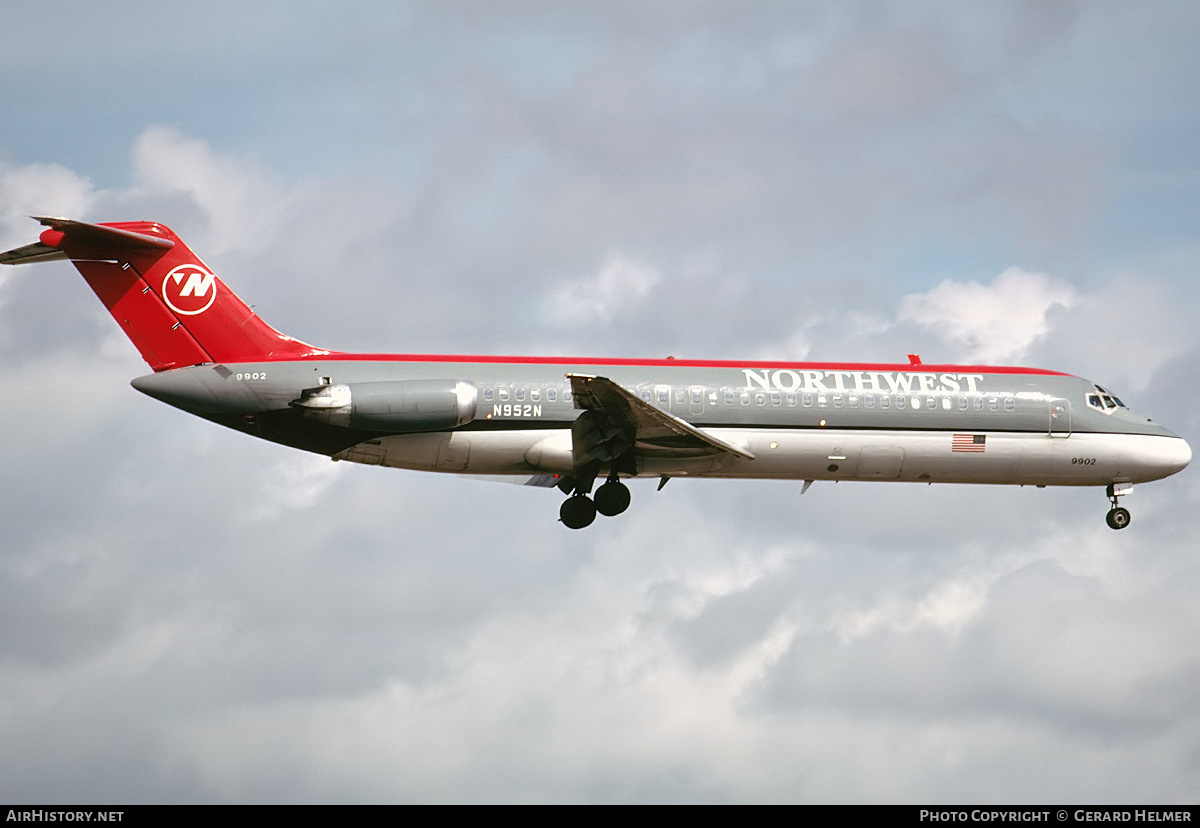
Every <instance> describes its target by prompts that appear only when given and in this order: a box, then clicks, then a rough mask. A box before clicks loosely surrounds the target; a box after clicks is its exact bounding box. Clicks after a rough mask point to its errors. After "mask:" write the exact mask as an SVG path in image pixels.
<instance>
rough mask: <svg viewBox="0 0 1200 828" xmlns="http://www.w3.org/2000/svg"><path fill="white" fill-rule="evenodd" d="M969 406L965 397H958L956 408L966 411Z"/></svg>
mask: <svg viewBox="0 0 1200 828" xmlns="http://www.w3.org/2000/svg"><path fill="white" fill-rule="evenodd" d="M970 406H971V404H970V403H969V402H967V398H966V397H959V398H958V410H959V411H966V410H967V409H968V408H970Z"/></svg>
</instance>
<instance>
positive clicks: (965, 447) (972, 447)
mask: <svg viewBox="0 0 1200 828" xmlns="http://www.w3.org/2000/svg"><path fill="white" fill-rule="evenodd" d="M986 448H987V435H986V434H955V435H954V436H953V437H952V438H951V440H950V450H951V451H973V452H977V453H979V454H982V453H983V451H984V450H985V449H986Z"/></svg>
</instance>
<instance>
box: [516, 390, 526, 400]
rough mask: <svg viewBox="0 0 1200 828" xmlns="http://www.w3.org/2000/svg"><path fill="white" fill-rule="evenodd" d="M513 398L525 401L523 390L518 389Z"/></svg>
mask: <svg viewBox="0 0 1200 828" xmlns="http://www.w3.org/2000/svg"><path fill="white" fill-rule="evenodd" d="M515 396H516V398H517V399H518V400H524V399H525V389H524V388H518V389H517V393H516V395H515Z"/></svg>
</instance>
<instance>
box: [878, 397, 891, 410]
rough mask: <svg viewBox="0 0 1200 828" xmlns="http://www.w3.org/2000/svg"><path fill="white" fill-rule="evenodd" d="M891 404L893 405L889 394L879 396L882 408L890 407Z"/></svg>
mask: <svg viewBox="0 0 1200 828" xmlns="http://www.w3.org/2000/svg"><path fill="white" fill-rule="evenodd" d="M891 405H892V398H891V397H889V396H888V395H887V394H884V395H883V396H882V397H880V398H879V407H880V408H890V407H891Z"/></svg>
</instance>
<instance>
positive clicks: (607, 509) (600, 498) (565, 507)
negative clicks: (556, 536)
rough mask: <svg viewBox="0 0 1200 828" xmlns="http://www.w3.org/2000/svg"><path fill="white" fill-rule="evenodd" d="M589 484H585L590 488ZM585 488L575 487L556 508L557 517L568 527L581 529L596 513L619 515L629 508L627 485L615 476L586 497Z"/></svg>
mask: <svg viewBox="0 0 1200 828" xmlns="http://www.w3.org/2000/svg"><path fill="white" fill-rule="evenodd" d="M590 488H591V485H590V484H589V485H588V486H587V489H590ZM587 489H584V488H582V487H576V489H575V493H574V494H572V495H571V496H570V497H568V498H567V499H566V500H564V501H563V504H562V506H561V507H560V508H559V510H558V518H559V520H561V521H562V522H563V525H564V526H566V527H567V528H568V529H582V528H583V527H585V526H591V525H592V521H594V520H595V519H596V513H597V512H599V513H600V514H602V515H604V516H606V517H612V516H614V515H619V514H621V512H624V511H625V510H626V509H628V508H629V500H630V496H629V487H628V486H626V485H625V484H624V483H622V482H621V481H620V480H618V479H617V478H616V477H615V476H614V477H610V478H609V480H608V482H607V483H605V484H604V485H603V486H601V487H600V488H598V489H596V494H595V495H593V496H592V497H588V495H587Z"/></svg>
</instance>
